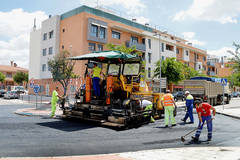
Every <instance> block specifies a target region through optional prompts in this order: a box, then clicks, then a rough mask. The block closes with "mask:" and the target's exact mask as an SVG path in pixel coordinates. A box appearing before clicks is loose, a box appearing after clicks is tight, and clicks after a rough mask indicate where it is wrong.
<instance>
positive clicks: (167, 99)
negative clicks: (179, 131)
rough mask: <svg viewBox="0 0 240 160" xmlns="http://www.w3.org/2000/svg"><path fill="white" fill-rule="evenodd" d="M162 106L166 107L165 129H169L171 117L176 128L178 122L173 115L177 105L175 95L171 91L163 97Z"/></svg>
mask: <svg viewBox="0 0 240 160" xmlns="http://www.w3.org/2000/svg"><path fill="white" fill-rule="evenodd" d="M161 104H162V106H163V107H164V119H165V127H168V122H169V117H170V119H171V123H172V126H176V120H175V118H174V115H173V112H174V109H175V107H176V103H175V101H174V97H173V95H172V94H171V93H170V90H167V91H166V94H164V95H163V97H162V100H161Z"/></svg>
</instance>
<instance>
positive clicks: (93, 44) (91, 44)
mask: <svg viewBox="0 0 240 160" xmlns="http://www.w3.org/2000/svg"><path fill="white" fill-rule="evenodd" d="M92 47H93V49H92ZM88 50H89V51H96V43H92V42H89V43H88Z"/></svg>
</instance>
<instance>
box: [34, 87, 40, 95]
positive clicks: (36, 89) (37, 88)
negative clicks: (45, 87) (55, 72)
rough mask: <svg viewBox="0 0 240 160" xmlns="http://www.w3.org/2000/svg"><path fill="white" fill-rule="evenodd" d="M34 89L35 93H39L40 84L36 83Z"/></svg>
mask: <svg viewBox="0 0 240 160" xmlns="http://www.w3.org/2000/svg"><path fill="white" fill-rule="evenodd" d="M33 90H34V93H36V94H37V93H38V92H39V90H40V86H39V85H34V87H33Z"/></svg>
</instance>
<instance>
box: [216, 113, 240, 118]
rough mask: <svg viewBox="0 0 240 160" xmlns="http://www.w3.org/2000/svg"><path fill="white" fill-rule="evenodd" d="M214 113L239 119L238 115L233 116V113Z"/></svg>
mask: <svg viewBox="0 0 240 160" xmlns="http://www.w3.org/2000/svg"><path fill="white" fill-rule="evenodd" d="M216 113H217V114H221V115H224V116H228V117H231V118H235V119H240V117H238V116H233V115H230V114H226V113H221V112H216Z"/></svg>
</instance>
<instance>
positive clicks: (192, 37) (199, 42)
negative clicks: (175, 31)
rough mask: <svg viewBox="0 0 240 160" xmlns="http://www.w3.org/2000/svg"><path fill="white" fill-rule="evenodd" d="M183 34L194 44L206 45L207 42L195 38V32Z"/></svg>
mask: <svg viewBox="0 0 240 160" xmlns="http://www.w3.org/2000/svg"><path fill="white" fill-rule="evenodd" d="M182 35H183V37H184V39H186V40H187V41H188V42H190V43H192V44H193V45H198V46H204V45H205V44H206V43H205V42H203V41H199V40H196V39H194V37H195V32H183V33H182Z"/></svg>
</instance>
